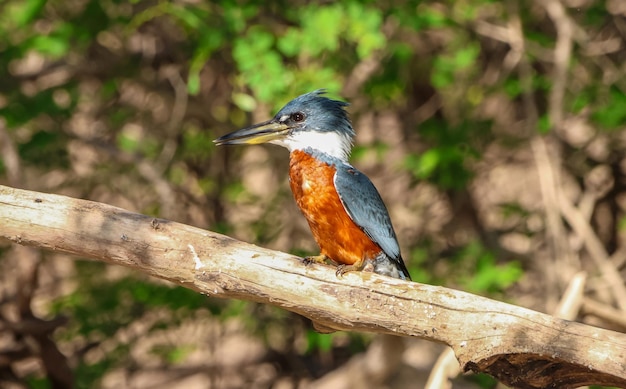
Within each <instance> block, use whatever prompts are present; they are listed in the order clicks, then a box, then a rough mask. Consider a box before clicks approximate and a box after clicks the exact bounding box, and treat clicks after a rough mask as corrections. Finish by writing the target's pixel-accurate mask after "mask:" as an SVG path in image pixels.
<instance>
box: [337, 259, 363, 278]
mask: <svg viewBox="0 0 626 389" xmlns="http://www.w3.org/2000/svg"><path fill="white" fill-rule="evenodd" d="M364 267H365V260H364V259H360V260H358V261H357V262H355V263H353V264H352V265H345V264H342V265H339V266H337V271H336V272H335V274H336V275H337V277H340V278H341V277H343V275H344V274H346V273H347V272H350V271H361V270H363V268H364Z"/></svg>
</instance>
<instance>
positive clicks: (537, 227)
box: [0, 0, 626, 389]
mask: <svg viewBox="0 0 626 389" xmlns="http://www.w3.org/2000/svg"><path fill="white" fill-rule="evenodd" d="M379 3H380V4H379ZM381 3H382V2H373V1H357V0H348V1H344V2H330V1H318V2H309V1H274V2H261V1H237V0H217V1H211V2H208V1H198V0H180V1H171V2H170V1H142V0H134V1H129V2H127V1H116V0H104V1H103V0H68V1H58V0H55V1H52V0H50V1H46V0H4V1H2V2H1V3H0V7H1V9H0V184H2V185H8V186H13V187H19V188H26V189H30V190H36V191H43V192H49V193H57V194H64V195H68V196H73V197H77V198H83V199H89V200H94V201H99V202H104V203H107V204H112V205H115V206H119V207H122V208H125V209H128V210H131V211H136V212H141V213H144V214H148V215H154V216H158V217H162V218H168V219H171V220H175V221H178V222H182V223H187V224H190V225H193V226H197V227H201V228H205V229H209V230H212V231H217V232H220V233H223V234H227V235H230V236H232V237H235V238H237V239H241V240H244V241H246V242H252V243H255V244H258V245H261V246H264V247H268V248H271V249H276V250H282V251H286V252H290V253H294V254H297V255H312V254H317V253H318V252H317V247H316V245H315V242H314V241H313V239H312V237H311V234H310V231H309V229H308V226H307V224H306V222H305V220H304V218H303V217H302V216H301V215H300V214H299V211H298V209H297V207H296V205H295V203H294V201H293V199H292V198H291V193H290V191H289V187H288V183H287V168H288V153H287V152H286V151H285V150H283V149H280V148H278V147H276V146H271V145H265V146H248V147H233V148H227V147H221V148H216V147H215V146H214V145H213V144H212V142H211V141H212V140H213V139H215V138H217V137H218V136H220V135H223V134H225V133H227V132H230V131H233V130H235V129H238V128H241V127H244V126H247V125H249V124H252V123H254V122H258V121H261V120H266V119H268V118H270V117H271V116H272V115H273V114H274V113H275V112H276V111H277V110H278V109H279V108H280V107H281V106H282V105H283V104H284V103H286V102H287V101H289V100H291V99H292V98H294V97H296V96H298V95H300V94H302V93H305V92H309V91H311V90H314V89H318V88H327V89H328V91H329V96H330V97H333V98H338V99H342V100H345V101H349V102H350V103H351V105H350V107H349V108H348V110H349V112H350V114H351V118H352V120H353V122H354V126H355V128H356V130H357V138H356V146H355V148H354V152H353V155H352V158H351V161H352V163H353V164H354V165H355V166H357V167H358V168H359V169H360V170H362V171H364V172H365V173H366V174H367V175H368V176H369V177H370V178H371V179H372V181H373V182H374V183H375V185H376V186H377V187H378V189H379V190H380V192H381V195H382V197H383V199H384V200H385V202H386V204H387V207H388V208H389V212H390V214H391V218H392V220H393V223H394V225H395V228H396V232H397V234H398V237H399V241H400V244H401V247H402V253H403V257H404V258H405V261H406V263H407V265H408V268H409V270H410V271H411V274H412V276H413V279H414V280H415V281H418V282H425V283H430V284H436V285H444V286H447V287H451V288H456V289H461V290H465V291H468V292H471V293H476V294H480V295H484V296H488V297H491V298H495V299H499V300H503V301H508V302H512V303H515V304H517V305H521V306H524V307H528V308H532V309H535V310H539V311H542V312H547V313H554V312H555V310H556V309H557V307H558V303H559V301H560V299H561V297H562V296H563V293H564V291H565V289H566V288H567V286H568V285H569V284H570V282H571V281H572V279H574V278H575V276H576V275H577V274H578V276H579V277H582V279H584V280H585V281H586V282H585V287H584V289H583V293H582V294H581V295H579V296H578V298H577V300H576V303H575V304H574V305H573V306H574V309H573V313H572V318H574V319H576V320H579V321H582V322H585V323H589V324H593V325H597V326H601V327H605V328H610V329H614V330H617V331H625V330H626V319H624V318H625V317H626V312H625V311H626V288H625V286H624V282H623V280H624V274H625V273H626V270H625V265H626V248H625V247H624V236H625V235H624V234H625V229H626V218H625V209H626V153H625V151H626V131H624V130H626V18H625V16H626V2H624V1H623V0H537V1H515V0H504V1H493V0H458V1H451V0H450V1H445V0H423V1H419V0H418V1H413V0H406V1H391V2H385V4H386V5H382V4H381ZM0 206H1V205H0ZM0 222H2V221H0ZM329 271H332V270H329ZM580 272H584V273H580ZM579 279H580V278H579ZM455 325H458V324H455ZM442 351H443V347H441V346H439V345H434V344H432V343H428V342H425V341H418V340H411V339H401V338H388V337H375V336H373V335H370V334H357V333H343V332H342V333H336V334H331V335H321V334H318V333H316V332H315V331H313V329H312V326H311V324H310V322H309V321H308V320H306V319H303V318H302V317H299V316H297V315H295V314H292V313H289V312H286V311H282V310H279V309H276V308H273V307H270V306H265V305H257V304H252V303H247V302H242V301H234V300H233V301H224V300H217V299H212V298H207V297H205V296H201V295H199V294H196V293H194V292H192V291H190V290H186V289H184V288H181V287H177V286H173V285H170V284H167V283H165V282H163V281H159V280H155V279H151V278H149V277H147V276H145V275H142V274H138V273H135V272H132V271H129V270H127V269H124V268H119V267H114V266H110V265H105V264H102V263H96V262H93V261H89V260H85V259H81V258H71V257H68V256H65V255H59V254H55V253H53V252H41V251H37V250H34V249H29V248H24V247H18V246H13V245H11V244H9V243H8V242H6V241H5V242H0V387H3V388H53V387H54V388H61V387H69V385H70V383H72V382H74V383H75V387H78V388H153V389H156V388H208V387H210V388H243V387H246V388H270V387H271V388H281V389H288V388H301V387H305V386H307V385H311V386H315V387H324V388H330V387H332V388H341V387H345V388H348V387H367V386H369V387H372V388H384V387H387V388H409V387H424V383H425V381H426V379H427V378H428V376H429V375H430V373H431V370H432V369H433V364H434V363H435V360H436V359H437V357H438V355H439V354H440V353H441V352H442ZM364 360H368V361H370V365H369V366H374V365H376V366H378V367H380V369H379V370H380V371H376V372H370V371H369V370H368V369H369V368H365V367H363V366H364V365H359V363H362V362H363V361H364ZM359 366H360V367H359ZM370 370H371V369H370ZM368 373H371V374H370V375H369V376H368V375H367V374H368ZM364 376H365V377H368V378H367V379H362V377H364ZM359 377H360V378H359ZM362 381H363V382H365V383H363V384H361V382H362ZM356 383H359V385H357V384H356ZM366 384H367V385H366ZM361 385H365V386H361ZM453 387H454V388H493V387H496V384H495V381H493V380H492V379H490V378H489V377H484V376H479V375H468V376H462V377H459V378H457V379H456V380H455V381H454V385H453Z"/></svg>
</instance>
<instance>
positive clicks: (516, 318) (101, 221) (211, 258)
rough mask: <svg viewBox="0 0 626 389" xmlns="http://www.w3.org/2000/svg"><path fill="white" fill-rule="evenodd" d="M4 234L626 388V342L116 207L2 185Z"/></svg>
mask: <svg viewBox="0 0 626 389" xmlns="http://www.w3.org/2000/svg"><path fill="white" fill-rule="evenodd" d="M0 237H4V238H7V239H9V240H11V241H13V242H15V243H19V244H23V245H31V246H37V247H41V248H46V249H50V250H54V251H59V252H65V253H70V254H75V255H78V256H81V257H89V258H94V259H97V260H101V261H105V262H108V263H112V264H117V265H123V266H127V267H130V268H133V269H137V270H139V271H142V272H145V273H148V274H150V275H153V276H155V277H159V278H163V279H167V280H170V281H172V282H175V283H177V284H180V285H183V286H185V287H187V288H191V289H194V290H196V291H198V292H200V293H203V294H206V295H209V296H214V297H220V298H237V299H244V300H249V301H256V302H260V303H266V304H272V305H276V306H279V307H282V308H284V309H287V310H290V311H293V312H296V313H298V314H301V315H303V316H306V317H308V318H310V319H312V320H314V321H315V322H317V323H320V324H321V325H322V326H325V327H329V328H333V329H336V330H349V331H367V332H377V333H385V334H395V335H405V336H414V337H418V338H423V339H428V340H431V341H435V342H440V343H445V344H447V345H449V346H450V347H452V349H453V350H454V352H455V354H456V357H457V358H458V359H459V362H460V363H461V366H462V368H463V370H465V371H468V370H472V371H475V372H485V373H488V374H491V375H493V376H495V377H497V378H498V379H500V380H501V381H502V382H504V383H505V384H507V385H511V386H514V387H517V388H546V387H559V388H571V387H578V386H581V385H591V384H600V385H611V386H622V387H624V386H626V378H624V377H626V335H624V334H621V333H617V332H613V331H608V330H603V329H600V328H595V327H591V326H587V325H584V324H580V323H575V322H570V321H565V320H560V319H557V318H554V317H551V316H548V315H545V314H542V313H538V312H534V311H531V310H528V309H524V308H520V307H516V306H513V305H509V304H505V303H502V302H498V301H494V300H490V299H487V298H484V297H479V296H475V295H472V294H469V293H464V292H460V291H456V290H452V289H447V288H443V287H436V286H430V285H423V284H418V283H415V282H413V283H412V282H405V281H401V280H397V279H393V278H388V277H383V276H379V275H377V274H373V273H364V272H360V273H355V272H353V273H348V274H346V275H345V276H343V278H337V277H336V276H335V270H334V269H329V268H328V267H326V266H323V265H310V266H305V265H303V263H302V261H301V259H299V258H297V257H294V256H291V255H288V254H284V253H280V252H276V251H271V250H267V249H263V248H260V247H257V246H254V245H250V244H246V243H243V242H239V241H237V240H234V239H231V238H229V237H226V236H223V235H219V234H216V233H213V232H209V231H205V230H202V229H199V228H194V227H191V226H187V225H183V224H180V223H175V222H172V221H167V220H162V219H154V218H151V217H149V216H145V215H140V214H137V213H132V212H129V211H126V210H123V209H120V208H116V207H113V206H110V205H106V204H101V203H96V202H91V201H85V200H79V199H73V198H69V197H65V196H59V195H51V194H43V193H38V192H31V191H25V190H19V189H13V188H9V187H4V186H0Z"/></svg>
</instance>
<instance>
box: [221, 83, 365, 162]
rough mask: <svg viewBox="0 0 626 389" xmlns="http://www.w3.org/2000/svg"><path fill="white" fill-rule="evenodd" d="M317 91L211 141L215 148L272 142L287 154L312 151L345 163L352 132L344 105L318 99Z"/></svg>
mask: <svg viewBox="0 0 626 389" xmlns="http://www.w3.org/2000/svg"><path fill="white" fill-rule="evenodd" d="M324 93H326V91H325V90H324V89H319V90H316V91H314V92H310V93H307V94H304V95H302V96H298V97H296V98H295V99H293V100H291V101H290V102H289V103H287V105H285V106H284V107H283V108H282V109H281V110H280V111H278V113H277V114H276V116H274V117H273V118H272V119H270V120H268V121H266V122H263V123H259V124H255V125H253V126H251V127H247V128H244V129H241V130H238V131H235V132H231V133H230V134H226V135H224V136H222V137H220V138H218V139H216V140H214V142H215V143H216V144H217V145H236V144H259V143H273V144H277V145H280V146H283V147H286V148H287V149H289V151H290V152H291V151H294V150H303V149H307V148H310V149H313V150H316V151H319V152H322V153H325V154H328V155H330V156H333V157H336V158H339V159H341V160H342V161H347V160H348V157H349V156H350V149H351V148H352V139H353V138H354V135H355V133H354V130H353V129H352V124H351V123H350V119H349V118H348V113H347V112H346V111H345V109H344V108H345V107H346V106H347V105H348V103H345V102H343V101H337V100H332V99H329V98H327V97H324V96H322V95H323V94H324Z"/></svg>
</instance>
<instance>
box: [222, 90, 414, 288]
mask: <svg viewBox="0 0 626 389" xmlns="http://www.w3.org/2000/svg"><path fill="white" fill-rule="evenodd" d="M325 93H326V90H325V89H318V90H316V91H313V92H310V93H306V94H303V95H301V96H299V97H296V98H295V99H293V100H291V101H290V102H289V103H287V104H286V105H285V106H284V107H283V108H281V109H280V110H279V111H278V113H277V114H276V115H275V116H274V117H273V118H272V119H270V120H268V121H265V122H262V123H258V124H255V125H253V126H251V127H247V128H243V129H241V130H238V131H234V132H231V133H229V134H226V135H224V136H222V137H220V138H218V139H216V140H214V141H213V142H215V143H216V144H217V145H239V144H260V143H271V144H276V145H279V146H283V147H285V148H287V149H288V150H289V185H290V187H291V191H292V193H293V196H294V198H295V200H296V203H297V204H298V207H299V208H300V211H301V212H302V214H303V215H304V217H305V218H306V220H307V222H308V223H309V227H310V229H311V232H312V233H313V237H314V238H315V241H316V242H317V244H318V245H319V247H320V255H317V256H312V257H307V258H305V260H306V262H307V263H311V262H316V263H328V262H330V263H334V264H337V265H338V267H337V272H336V274H337V276H341V275H343V274H344V273H346V272H349V271H358V270H364V269H366V270H370V271H374V272H375V273H378V274H382V275H386V276H390V277H395V278H400V279H403V280H411V276H410V275H409V271H408V270H407V268H406V266H405V264H404V261H403V260H402V256H401V255H400V246H399V245H398V239H397V238H396V233H395V231H394V229H393V226H392V224H391V219H390V218H389V213H388V212H387V208H386V207H385V204H384V203H383V200H382V198H381V197H380V194H379V193H378V191H377V190H376V188H375V187H374V184H372V182H371V181H370V179H369V178H367V176H366V175H365V174H363V173H361V172H360V171H359V170H357V169H356V168H355V167H354V166H352V165H351V164H350V163H349V162H348V158H349V157H350V152H351V150H352V145H353V139H354V137H355V135H356V134H355V132H354V129H353V128H352V123H351V121H350V118H349V117H348V113H347V111H346V110H345V107H347V106H348V105H349V104H348V103H346V102H343V101H338V100H332V99H330V98H327V97H325V96H324V94H325Z"/></svg>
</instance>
